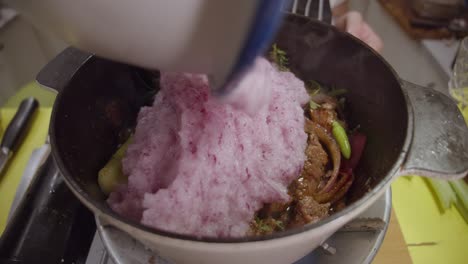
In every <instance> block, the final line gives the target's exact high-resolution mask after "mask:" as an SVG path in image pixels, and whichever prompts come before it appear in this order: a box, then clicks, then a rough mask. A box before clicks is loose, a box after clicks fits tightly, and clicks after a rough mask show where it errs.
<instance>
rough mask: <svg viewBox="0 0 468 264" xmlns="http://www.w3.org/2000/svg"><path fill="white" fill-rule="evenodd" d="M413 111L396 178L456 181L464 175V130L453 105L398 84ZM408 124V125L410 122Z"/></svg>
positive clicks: (467, 156) (467, 143)
mask: <svg viewBox="0 0 468 264" xmlns="http://www.w3.org/2000/svg"><path fill="white" fill-rule="evenodd" d="M402 87H403V89H404V90H405V92H406V95H407V97H408V98H409V103H408V106H409V107H412V109H410V111H409V112H410V113H411V110H412V111H413V115H411V114H410V118H411V117H412V119H413V122H412V124H413V135H412V142H411V146H410V148H409V151H408V153H407V155H406V160H405V161H404V163H403V166H402V167H401V169H400V172H399V173H398V175H408V174H416V175H421V176H425V177H433V178H441V179H447V180H451V179H457V178H462V177H464V176H466V175H467V174H468V127H467V125H466V123H465V120H464V119H463V116H462V114H461V113H460V111H459V110H458V107H457V105H456V103H455V102H454V101H453V100H452V99H451V98H449V97H448V96H446V95H444V94H442V93H440V92H438V91H436V90H434V89H431V88H426V87H421V86H419V85H416V84H413V83H410V82H407V81H402ZM410 123H411V122H410Z"/></svg>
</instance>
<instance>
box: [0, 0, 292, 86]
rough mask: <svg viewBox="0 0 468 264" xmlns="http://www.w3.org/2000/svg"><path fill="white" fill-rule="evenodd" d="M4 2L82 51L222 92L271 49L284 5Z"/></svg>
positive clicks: (147, 0) (275, 1)
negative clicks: (191, 76) (192, 78)
mask: <svg viewBox="0 0 468 264" xmlns="http://www.w3.org/2000/svg"><path fill="white" fill-rule="evenodd" d="M6 2H7V3H8V4H10V5H11V6H13V7H15V8H16V9H17V10H19V11H20V12H21V13H22V14H23V15H25V17H26V18H29V19H31V20H33V24H35V25H44V26H45V27H46V28H47V29H50V30H52V31H53V32H54V33H55V34H56V35H57V36H59V37H62V38H63V39H64V40H66V41H68V42H69V43H70V44H72V45H73V46H75V47H78V48H80V49H82V50H86V51H90V52H93V53H95V54H98V55H100V56H103V57H106V58H111V59H113V60H116V61H121V62H126V63H130V64H133V65H138V66H141V67H144V68H148V69H164V70H170V71H187V72H201V73H208V74H209V79H210V82H211V84H212V85H211V86H212V89H213V90H214V91H215V92H217V93H219V94H223V93H226V92H227V91H228V90H229V88H230V87H233V86H232V85H229V83H230V82H231V81H235V80H236V78H238V77H239V76H240V75H241V74H242V73H243V72H244V71H245V69H246V67H248V66H249V65H250V64H251V62H252V61H253V60H254V58H255V57H256V56H257V55H258V54H260V53H261V52H263V50H264V49H265V48H266V47H267V46H268V43H269V41H270V40H271V39H272V37H273V36H274V33H275V31H276V29H277V28H278V26H279V24H280V20H281V8H282V5H283V2H285V1H284V0H238V1H211V0H179V1H171V0H158V1H152V0H140V1H137V2H134V1H131V2H129V1H126V0H114V1H112V2H96V1H93V0H82V1H73V0H47V1H42V2H41V3H39V2H37V1H24V0H16V1H6Z"/></svg>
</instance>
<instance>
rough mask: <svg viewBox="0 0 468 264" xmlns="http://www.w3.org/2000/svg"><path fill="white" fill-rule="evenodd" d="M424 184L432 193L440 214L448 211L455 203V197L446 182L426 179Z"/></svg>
mask: <svg viewBox="0 0 468 264" xmlns="http://www.w3.org/2000/svg"><path fill="white" fill-rule="evenodd" d="M426 182H427V183H428V185H429V186H430V187H431V188H432V190H433V191H434V194H435V196H436V197H435V198H436V200H437V201H438V204H439V206H440V209H441V211H442V213H443V212H445V210H447V209H449V208H450V206H451V204H452V203H455V202H456V201H457V197H456V196H455V193H454V192H453V189H452V187H451V186H450V183H449V182H448V181H444V180H439V179H429V178H426Z"/></svg>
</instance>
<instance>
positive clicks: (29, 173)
mask: <svg viewBox="0 0 468 264" xmlns="http://www.w3.org/2000/svg"><path fill="white" fill-rule="evenodd" d="M49 156H50V145H49V144H48V143H47V144H44V145H43V146H41V147H39V148H37V149H35V150H33V152H32V154H31V157H30V158H29V160H28V163H27V164H26V169H25V170H24V173H23V175H22V176H21V181H20V183H19V185H18V188H16V193H15V197H14V198H13V202H12V204H11V207H10V212H9V213H8V219H10V218H11V216H12V215H13V213H14V211H15V210H16V207H18V205H19V203H20V202H21V199H23V197H24V195H25V194H26V193H27V192H28V188H29V186H30V184H31V182H32V181H33V180H34V178H35V177H36V175H37V174H38V173H39V172H40V168H41V166H42V165H43V164H44V163H45V162H46V160H47V158H48V157H49Z"/></svg>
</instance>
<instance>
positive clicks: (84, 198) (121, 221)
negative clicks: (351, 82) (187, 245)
mask: <svg viewBox="0 0 468 264" xmlns="http://www.w3.org/2000/svg"><path fill="white" fill-rule="evenodd" d="M293 16H297V17H300V16H298V15H293ZM313 23H318V24H320V25H321V26H323V27H327V28H328V30H333V31H335V33H337V34H344V35H346V36H347V37H351V38H352V39H354V40H355V41H357V42H358V43H360V44H361V46H362V48H365V49H368V50H369V51H370V52H372V53H373V54H374V55H375V56H376V57H377V58H379V59H380V61H381V62H382V63H383V64H384V65H385V66H386V68H387V69H388V70H389V71H390V72H391V74H392V75H393V76H394V78H395V81H396V82H397V83H398V84H399V86H400V91H401V93H402V95H403V97H404V98H405V101H406V108H407V109H406V110H407V114H408V120H407V128H406V137H405V141H404V143H403V146H402V150H401V152H400V154H399V156H398V158H397V160H396V162H395V163H394V164H393V166H392V168H391V169H390V170H389V171H388V173H387V174H386V176H385V177H384V178H383V179H382V180H381V181H380V182H379V183H378V184H377V185H376V186H375V187H374V188H373V189H372V190H370V191H369V192H367V193H366V194H365V195H364V196H362V197H361V198H359V199H358V200H357V201H355V202H353V203H352V204H350V205H348V206H346V208H345V209H343V210H341V211H339V212H337V213H334V214H332V215H330V216H328V217H326V218H325V219H322V220H320V221H318V222H316V223H310V224H306V225H304V226H302V227H295V228H291V229H288V230H284V231H279V232H275V233H273V234H269V235H264V236H245V237H239V238H215V237H204V236H201V237H197V236H193V235H184V234H177V233H173V232H169V231H165V230H161V229H156V228H152V227H148V226H145V225H143V224H141V223H138V222H136V221H134V220H130V219H127V218H125V217H124V216H121V215H119V214H117V213H116V212H114V211H112V210H111V209H110V207H108V206H107V207H104V206H101V205H97V204H96V203H95V202H94V201H93V200H94V199H92V198H91V197H90V196H89V195H88V194H87V192H85V191H84V190H83V189H82V188H80V185H79V184H78V183H77V181H76V180H74V179H73V177H72V176H71V175H72V173H71V172H70V171H69V170H68V169H67V168H66V166H65V164H64V162H63V160H62V158H61V157H60V155H59V153H58V150H57V147H56V146H57V141H56V133H55V128H54V126H55V122H54V120H55V119H56V116H57V109H58V105H59V102H60V101H61V98H62V93H59V94H58V96H57V98H56V100H55V103H54V108H53V111H52V116H51V123H50V128H49V131H50V132H49V133H50V141H51V146H52V155H53V157H54V160H55V162H56V164H57V166H58V168H59V170H60V172H61V173H62V175H63V176H64V179H65V182H66V184H67V185H68V187H69V188H70V189H71V190H72V192H73V193H74V194H75V196H76V197H78V198H79V200H80V201H81V202H82V203H83V204H85V205H86V206H87V207H88V209H90V210H91V211H93V213H94V214H97V215H100V216H101V215H105V216H106V217H109V218H111V219H113V220H114V221H112V222H114V223H113V224H112V225H114V226H115V227H116V228H119V226H118V225H127V226H131V227H132V228H137V229H139V230H141V231H144V232H146V233H151V234H154V235H159V236H163V237H168V238H172V239H180V240H185V241H192V242H204V243H227V244H230V243H231V244H232V243H247V242H258V241H268V240H274V239H279V238H283V237H289V236H293V235H296V234H299V233H303V232H307V231H310V230H313V229H316V228H320V227H322V226H325V225H328V224H329V223H331V222H333V221H335V220H337V219H339V218H341V217H344V216H346V215H347V214H349V213H350V212H352V211H354V210H355V209H357V208H359V207H361V206H363V205H364V204H365V203H366V201H367V200H368V199H370V198H371V197H373V196H375V195H378V194H379V193H380V191H381V190H382V189H383V188H384V187H386V186H387V184H388V183H389V182H391V181H392V180H393V178H394V176H396V175H397V174H398V171H400V169H401V166H402V164H403V162H404V160H405V158H406V155H407V152H408V150H409V148H410V145H411V142H412V138H413V130H414V128H413V118H414V116H413V108H412V105H411V102H410V100H409V98H408V96H407V94H406V92H405V91H404V90H403V88H402V84H401V79H400V78H399V77H398V75H397V74H396V72H395V70H394V69H393V68H392V67H391V66H390V64H389V63H388V62H387V61H386V60H385V59H384V58H383V57H382V56H381V55H380V54H379V53H377V52H376V51H374V50H373V49H372V48H370V47H369V46H367V45H366V44H365V43H364V42H362V41H361V40H359V39H357V38H356V37H354V36H352V35H351V34H348V33H346V32H341V31H338V29H336V28H334V27H333V26H331V25H328V24H326V23H323V22H321V21H314V22H313ZM94 58H95V57H94V56H93V57H92V58H91V59H89V60H87V61H86V62H85V63H84V64H83V65H81V66H80V67H83V66H85V65H86V64H88V63H89V62H91V61H92V60H93V59H94ZM76 72H78V70H77V71H76ZM74 78H75V76H73V77H72V78H71V79H70V81H73V79H74ZM349 220H351V219H349ZM119 229H121V228H119Z"/></svg>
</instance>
